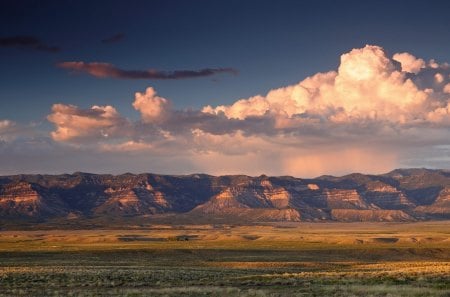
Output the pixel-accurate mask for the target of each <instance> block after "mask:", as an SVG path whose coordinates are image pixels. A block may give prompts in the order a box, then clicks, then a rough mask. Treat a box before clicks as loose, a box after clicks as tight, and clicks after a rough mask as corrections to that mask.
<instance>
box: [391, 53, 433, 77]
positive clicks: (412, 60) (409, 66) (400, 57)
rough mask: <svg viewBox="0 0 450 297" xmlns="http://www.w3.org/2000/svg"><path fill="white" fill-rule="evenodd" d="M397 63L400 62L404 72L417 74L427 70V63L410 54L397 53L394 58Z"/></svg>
mask: <svg viewBox="0 0 450 297" xmlns="http://www.w3.org/2000/svg"><path fill="white" fill-rule="evenodd" d="M392 58H393V59H394V60H395V61H398V62H400V64H401V66H402V71H405V72H411V73H414V74H417V73H418V72H419V71H420V70H421V69H422V68H425V66H426V64H425V61H424V60H422V59H417V58H416V57H414V56H413V55H411V54H410V53H397V54H395V55H394V56H393V57H392Z"/></svg>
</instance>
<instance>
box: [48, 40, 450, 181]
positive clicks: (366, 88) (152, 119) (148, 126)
mask: <svg viewBox="0 0 450 297" xmlns="http://www.w3.org/2000/svg"><path fill="white" fill-rule="evenodd" d="M130 103H131V102H130ZM132 105H133V107H134V108H135V109H136V110H137V111H138V112H139V113H140V115H141V120H140V121H135V122H132V121H131V120H129V119H125V118H123V117H122V116H120V114H119V113H118V111H117V110H116V109H114V107H111V106H103V107H100V106H93V107H92V108H90V109H80V108H79V107H76V106H72V105H61V104H56V105H54V106H53V110H52V114H50V115H49V116H48V119H49V121H51V122H52V123H53V124H54V125H55V127H56V129H55V131H53V132H52V134H51V135H52V137H53V139H54V140H55V141H58V142H72V143H86V141H87V140H91V141H92V140H96V143H97V144H98V143H99V144H100V145H99V146H98V147H97V149H98V150H99V151H102V150H103V151H108V152H115V153H120V152H123V153H126V152H134V153H135V154H136V153H138V154H141V156H142V158H143V160H145V156H155V155H158V156H159V158H160V159H161V160H167V171H169V172H170V171H173V170H171V168H173V166H174V165H173V162H172V160H173V156H174V155H176V156H177V158H178V159H180V158H181V159H183V158H184V160H185V161H186V162H190V163H191V164H194V165H193V167H192V168H198V171H207V172H211V173H249V174H258V173H261V172H266V173H269V174H292V175H307V176H311V175H317V174H323V173H343V172H349V171H369V172H380V171H386V170H390V169H392V168H393V167H396V166H402V165H410V164H413V165H416V163H414V162H416V161H418V160H420V159H421V158H423V154H424V152H426V151H427V150H426V148H428V151H435V150H434V148H435V147H436V146H440V147H442V146H443V145H444V146H445V145H450V141H449V140H448V139H450V137H449V136H450V135H449V134H450V132H449V127H450V67H449V65H448V64H446V63H444V64H439V63H438V62H436V61H434V60H431V61H428V62H426V61H425V60H423V59H420V58H416V57H415V56H413V55H412V54H409V53H406V52H404V53H397V54H394V55H393V56H390V55H388V54H387V53H386V52H385V50H384V49H383V48H381V47H379V46H372V45H367V46H365V47H363V48H359V49H353V50H351V51H350V52H348V53H345V54H343V55H342V56H341V58H340V65H339V67H338V69H337V70H335V71H329V72H326V73H317V74H315V75H312V76H310V77H307V78H306V79H304V80H302V81H300V82H299V83H297V84H295V85H291V86H286V87H281V88H278V89H273V90H271V91H269V92H268V93H267V94H266V95H256V96H253V97H251V98H243V99H239V100H237V101H235V102H234V103H233V104H230V105H220V106H205V107H203V108H202V109H200V110H192V109H186V110H176V109H174V108H173V105H172V103H171V101H170V100H169V99H167V98H164V97H162V96H160V95H158V94H157V93H156V91H155V90H154V89H153V88H151V87H149V88H147V89H146V90H145V91H144V92H137V93H136V94H135V98H134V102H132ZM423 166H426V164H423ZM174 171H176V169H174Z"/></svg>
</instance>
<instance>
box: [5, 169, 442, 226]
mask: <svg viewBox="0 0 450 297" xmlns="http://www.w3.org/2000/svg"><path fill="white" fill-rule="evenodd" d="M0 214H1V219H7V220H11V219H26V218H29V219H39V220H41V221H45V220H48V219H54V218H66V217H70V218H71V220H83V219H92V218H102V219H106V220H107V219H111V218H116V217H137V218H139V217H140V216H144V217H156V216H157V217H165V216H167V217H170V216H172V217H174V216H175V217H177V216H180V217H183V218H184V219H187V220H189V221H190V222H196V220H198V219H202V220H209V221H212V222H214V221H217V220H220V221H221V222H224V221H226V222H260V221H261V222H264V221H327V220H332V221H333V220H334V221H413V220H424V219H436V218H450V172H448V171H444V170H426V169H408V170H394V171H392V172H390V173H387V174H383V175H363V174H350V175H347V176H342V177H332V176H323V177H320V178H316V179H301V178H294V177H289V176H283V177H268V176H265V175H261V176H258V177H250V176H245V175H228V176H210V175H205V174H195V175H184V176H170V175H156V174H138V175H135V174H130V173H127V174H123V175H117V176H113V175H97V174H88V173H74V174H65V175H16V176H4V177H0Z"/></svg>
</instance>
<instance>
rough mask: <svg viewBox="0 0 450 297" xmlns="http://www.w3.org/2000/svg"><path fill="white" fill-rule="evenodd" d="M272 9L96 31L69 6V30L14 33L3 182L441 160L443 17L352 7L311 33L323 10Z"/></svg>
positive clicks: (445, 145)
mask: <svg viewBox="0 0 450 297" xmlns="http://www.w3.org/2000/svg"><path fill="white" fill-rule="evenodd" d="M266 4H267V6H264V5H262V6H261V8H258V9H256V10H255V8H254V6H252V5H250V4H248V3H238V2H236V3H232V4H229V5H230V6H227V5H225V4H219V3H215V4H206V3H205V4H204V6H205V9H199V10H195V12H192V15H186V13H185V12H186V10H187V9H189V8H190V6H189V5H187V4H181V3H178V4H177V5H175V6H173V7H172V6H170V5H168V6H166V5H163V4H162V3H159V2H158V3H155V4H152V3H148V4H145V5H144V6H145V7H146V9H141V10H137V9H134V8H133V7H130V6H129V5H127V4H125V3H123V4H120V5H119V4H118V5H119V6H120V7H121V9H117V7H116V8H115V9H117V12H119V11H120V12H121V14H122V13H124V15H123V19H120V20H121V21H120V22H118V18H117V17H111V16H110V15H109V14H106V12H103V10H102V9H100V8H99V9H98V11H99V13H100V14H102V17H103V18H104V22H102V24H98V18H97V17H95V18H91V17H90V16H87V15H85V13H84V11H78V10H77V6H76V5H75V6H74V5H69V4H67V5H66V6H64V11H62V12H61V13H63V14H64V13H66V15H72V16H77V18H76V20H77V21H76V22H74V21H73V20H72V21H70V22H68V24H69V23H70V24H71V25H70V31H73V34H72V35H70V34H67V32H68V28H69V27H68V25H67V24H65V23H61V22H60V21H58V20H55V24H56V25H54V26H52V30H51V32H50V31H48V30H47V29H46V28H43V27H42V26H41V25H38V24H37V25H36V26H38V27H37V28H36V30H35V31H33V30H32V27H33V26H27V28H30V32H25V31H26V30H25V31H24V30H19V29H20V28H21V27H20V24H17V30H13V31H12V32H11V33H10V34H9V35H5V36H0V37H1V38H0V50H2V51H3V52H4V53H5V54H6V55H3V56H2V59H3V62H2V65H6V66H5V67H4V68H3V67H2V68H3V70H2V72H3V76H2V78H4V79H3V85H2V88H1V89H0V96H1V98H2V101H1V106H0V152H1V154H0V162H1V163H2V164H3V167H2V170H3V171H2V170H0V171H2V172H0V173H4V174H6V173H17V172H23V171H26V172H49V173H55V172H72V171H76V170H79V171H94V172H102V173H104V172H111V173H120V172H124V171H130V172H148V171H151V172H159V173H168V174H178V173H192V172H205V173H210V174H234V173H242V174H250V175H259V174H261V173H265V174H270V175H293V176H302V177H312V176H317V175H322V174H345V173H349V172H355V171H358V172H368V173H381V172H387V171H389V170H392V169H394V168H397V167H432V168H435V167H448V166H450V158H449V156H450V65H449V64H448V61H449V57H448V52H449V51H448V50H449V45H448V42H446V41H443V40H444V39H445V34H446V33H448V30H447V29H448V21H446V20H448V18H445V17H435V14H441V12H438V11H434V12H433V14H431V12H430V13H429V11H430V10H429V9H425V8H423V9H419V8H417V9H412V10H411V11H408V13H406V11H405V10H404V9H403V6H402V5H400V4H398V3H396V4H392V5H391V6H392V7H391V9H390V10H389V11H386V10H385V9H384V8H383V5H378V4H376V3H373V4H370V5H369V4H367V5H369V6H370V9H369V8H368V7H367V5H364V6H361V5H359V4H357V3H356V2H354V3H353V2H351V1H350V2H345V3H342V4H341V5H340V6H339V7H337V6H336V7H335V9H333V11H329V12H327V17H326V18H325V17H324V18H322V17H321V18H320V26H318V25H317V24H318V23H317V22H318V19H314V18H309V17H308V15H309V14H311V16H312V15H321V14H322V13H323V12H324V9H323V7H322V6H321V5H316V4H313V3H310V4H308V5H305V6H303V5H299V4H296V3H295V2H292V3H291V2H289V3H285V4H284V5H280V6H277V9H275V10H273V9H270V7H272V6H273V4H272V3H266ZM49 5H50V4H49ZM122 6H123V7H122ZM222 6H223V7H222ZM218 7H221V8H220V9H219V8H218ZM226 7H228V8H229V7H233V9H231V10H227V9H228V8H227V9H225V8H226ZM7 8H8V7H7ZM9 8H11V9H13V8H14V5H12V6H11V7H9ZM9 8H8V9H9ZM202 8H203V7H202ZM5 9H6V8H5ZM208 9H209V10H208ZM216 9H218V10H217V11H218V12H219V11H220V13H217V14H208V13H205V11H216ZM369 10H370V11H371V12H373V14H374V15H376V14H377V12H378V14H381V13H382V14H383V15H386V19H385V21H384V22H382V23H380V22H378V21H377V22H368V21H367V19H366V15H367V11H369ZM126 11H129V12H130V13H129V14H126V13H125V12H126ZM150 11H151V12H154V14H152V15H151V17H148V14H147V12H150ZM231 11H232V12H233V13H231ZM308 11H309V12H310V13H308ZM442 11H443V10H442ZM27 13H29V14H31V15H35V14H38V13H44V12H39V11H36V10H32V9H30V10H29V12H27ZM11 15H13V14H11ZM131 16H132V17H131ZM169 16H170V17H169ZM350 16H351V17H350ZM39 17H41V16H40V15H39ZM47 17H48V18H49V20H53V16H52V15H47ZM418 18H421V19H422V24H419V23H420V22H418V21H416V20H417V19H418ZM3 19H4V20H5V22H6V21H7V22H10V23H14V24H16V20H15V19H13V18H11V17H10V16H8V15H4V18H3ZM80 19H83V20H84V21H83V22H79V20H80ZM200 20H205V21H204V22H203V21H200ZM413 20H414V21H413ZM49 22H50V21H49ZM263 24H264V25H263ZM403 25H404V26H403ZM402 26H403V27H402ZM94 27H95V28H97V29H96V30H97V31H95V30H92V28H94ZM406 27H407V28H408V30H406V29H405V28H406ZM137 28H139V29H137ZM337 28H339V29H337ZM22 29H23V28H22ZM72 29H73V30H72ZM431 29H432V30H433V32H434V33H433V34H430V33H429V32H430V30H431ZM41 32H42V36H41V34H40V33H41ZM411 32H414V34H412V33H411ZM38 33H39V34H38ZM50 33H51V34H50ZM410 33H411V34H410ZM447 35H448V34H447ZM431 39H432V40H433V42H431ZM397 41H398V42H397ZM428 41H429V42H428ZM19 82H20V83H19ZM36 156H39V157H38V158H37V157H36Z"/></svg>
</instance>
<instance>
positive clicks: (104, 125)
mask: <svg viewBox="0 0 450 297" xmlns="http://www.w3.org/2000/svg"><path fill="white" fill-rule="evenodd" d="M47 119H48V121H49V122H51V123H53V124H54V125H55V126H56V130H55V131H53V132H51V136H52V138H53V139H54V140H55V141H73V140H86V139H90V140H92V139H94V140H95V139H107V138H110V137H112V138H117V137H119V138H120V137H123V136H124V135H126V134H127V133H126V130H127V128H129V122H128V120H126V119H124V118H122V117H121V116H120V115H119V113H118V112H117V111H116V109H115V108H114V107H112V106H110V105H106V106H97V105H94V106H92V107H91V108H89V109H80V108H78V107H77V106H74V105H65V104H54V105H53V107H52V113H51V114H50V115H48V116H47Z"/></svg>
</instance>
